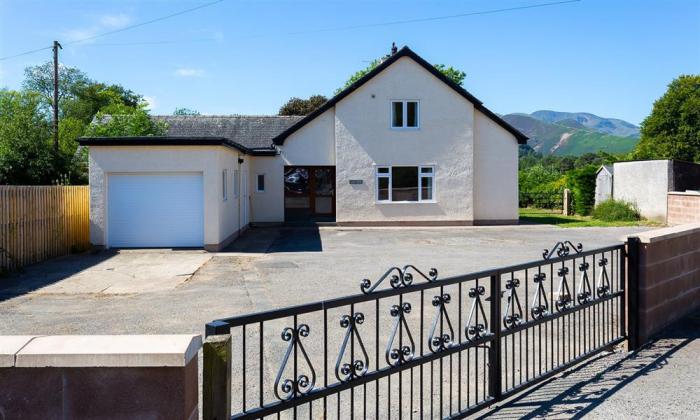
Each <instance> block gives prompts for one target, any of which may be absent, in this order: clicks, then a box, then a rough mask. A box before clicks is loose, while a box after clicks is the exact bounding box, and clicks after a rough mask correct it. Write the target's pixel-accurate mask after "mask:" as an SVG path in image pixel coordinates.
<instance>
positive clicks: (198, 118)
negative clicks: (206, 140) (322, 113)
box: [152, 115, 304, 149]
mask: <svg viewBox="0 0 700 420" xmlns="http://www.w3.org/2000/svg"><path fill="white" fill-rule="evenodd" d="M152 118H153V119H154V120H158V121H164V122H166V123H167V124H168V132H167V135H168V136H193V137H207V136H212V137H225V138H227V139H229V140H231V141H233V142H236V143H238V144H241V145H243V146H245V147H248V148H250V149H257V148H270V147H272V138H273V137H275V136H277V135H278V134H280V133H281V132H283V131H284V130H286V129H287V128H289V127H291V126H292V125H293V124H294V123H296V122H297V121H299V120H301V119H302V118H304V117H301V116H293V117H288V116H277V115H154V116H152Z"/></svg>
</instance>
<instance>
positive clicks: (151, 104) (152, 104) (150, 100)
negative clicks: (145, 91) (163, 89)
mask: <svg viewBox="0 0 700 420" xmlns="http://www.w3.org/2000/svg"><path fill="white" fill-rule="evenodd" d="M143 100H144V101H146V103H147V104H148V109H149V110H151V111H153V110H154V109H156V108H157V107H158V102H157V101H156V98H155V96H145V95H144V97H143Z"/></svg>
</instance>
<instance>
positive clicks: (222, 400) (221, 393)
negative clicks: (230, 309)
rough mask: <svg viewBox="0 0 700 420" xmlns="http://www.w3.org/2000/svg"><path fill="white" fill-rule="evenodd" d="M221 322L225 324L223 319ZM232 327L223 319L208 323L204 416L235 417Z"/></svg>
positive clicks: (208, 418) (207, 418)
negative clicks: (232, 391) (233, 410)
mask: <svg viewBox="0 0 700 420" xmlns="http://www.w3.org/2000/svg"><path fill="white" fill-rule="evenodd" d="M221 324H224V323H223V322H222V323H221ZM230 331H231V328H230V327H229V326H228V324H226V326H225V327H224V326H223V325H220V324H219V321H214V322H210V323H209V324H207V327H206V333H207V337H206V339H205V341H204V346H203V349H202V354H203V363H202V418H203V419H204V420H229V419H230V418H231V334H230Z"/></svg>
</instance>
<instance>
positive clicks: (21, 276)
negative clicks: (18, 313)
mask: <svg viewBox="0 0 700 420" xmlns="http://www.w3.org/2000/svg"><path fill="white" fill-rule="evenodd" d="M115 255H117V251H115V250H105V251H100V252H87V253H82V254H73V255H66V256H63V257H58V258H52V259H50V260H47V261H42V262H39V263H36V264H32V265H29V266H26V267H24V268H23V269H21V270H20V271H18V272H15V273H9V274H7V275H6V276H4V277H0V302H2V301H5V300H7V299H12V298H14V297H17V296H21V295H24V294H27V293H31V292H33V291H35V290H38V289H41V288H43V287H46V286H49V285H52V284H54V283H57V282H59V281H61V280H64V279H66V278H68V277H71V276H73V275H75V274H78V273H80V272H81V271H85V270H87V269H89V268H90V267H93V266H95V265H97V264H99V263H101V262H104V261H106V260H108V259H110V258H112V257H114V256H115Z"/></svg>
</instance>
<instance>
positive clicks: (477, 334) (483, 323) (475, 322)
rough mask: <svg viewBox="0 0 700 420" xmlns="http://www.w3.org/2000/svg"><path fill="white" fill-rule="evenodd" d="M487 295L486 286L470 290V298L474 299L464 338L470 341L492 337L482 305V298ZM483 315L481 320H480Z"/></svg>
mask: <svg viewBox="0 0 700 420" xmlns="http://www.w3.org/2000/svg"><path fill="white" fill-rule="evenodd" d="M485 293H486V289H485V288H484V286H478V287H472V288H471V289H469V297H470V298H472V308H471V309H470V310H469V318H467V324H466V325H467V326H466V327H465V328H464V336H465V337H466V338H467V340H469V341H476V340H479V339H481V338H483V337H486V336H488V335H490V333H489V330H488V328H489V322H488V318H487V317H486V312H485V311H484V305H483V304H482V303H481V296H483V295H484V294H485ZM479 314H481V320H479V319H478V318H479Z"/></svg>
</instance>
